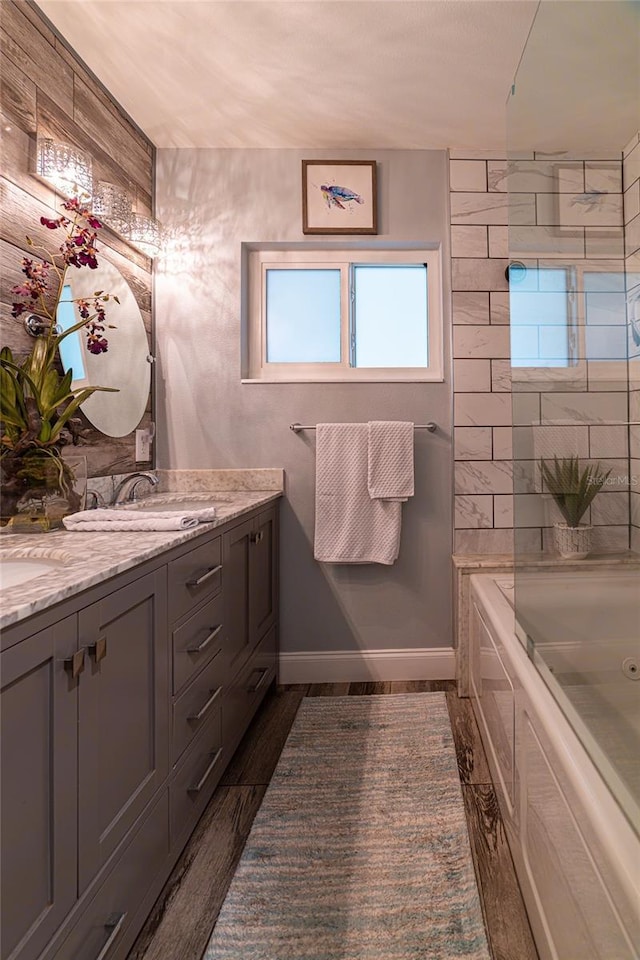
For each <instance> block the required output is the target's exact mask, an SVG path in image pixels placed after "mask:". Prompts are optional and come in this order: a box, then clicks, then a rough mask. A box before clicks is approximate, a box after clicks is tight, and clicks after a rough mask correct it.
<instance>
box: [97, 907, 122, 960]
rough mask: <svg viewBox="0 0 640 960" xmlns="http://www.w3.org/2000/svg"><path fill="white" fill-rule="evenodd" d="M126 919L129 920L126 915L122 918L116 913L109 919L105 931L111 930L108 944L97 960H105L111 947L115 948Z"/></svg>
mask: <svg viewBox="0 0 640 960" xmlns="http://www.w3.org/2000/svg"><path fill="white" fill-rule="evenodd" d="M126 918H127V915H126V913H121V914H120V916H118V914H117V913H114V914H113V915H112V916H110V917H108V918H107V920H106V921H105V925H104V927H105V930H111V933H110V934H109V936H108V938H107V942H106V943H105V945H104V947H103V948H102V950H101V951H100V953H99V954H98V956H97V957H96V960H104V958H105V957H106V955H107V954H108V953H109V951H110V950H111V947H112V946H113V944H114V942H115V940H116V938H117V936H118V934H119V933H120V931H121V930H122V924H123V923H124V921H125V920H126Z"/></svg>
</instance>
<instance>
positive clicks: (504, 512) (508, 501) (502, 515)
mask: <svg viewBox="0 0 640 960" xmlns="http://www.w3.org/2000/svg"><path fill="white" fill-rule="evenodd" d="M493 525H494V527H513V496H509V495H508V494H507V495H505V494H499V495H498V496H497V497H494V498H493Z"/></svg>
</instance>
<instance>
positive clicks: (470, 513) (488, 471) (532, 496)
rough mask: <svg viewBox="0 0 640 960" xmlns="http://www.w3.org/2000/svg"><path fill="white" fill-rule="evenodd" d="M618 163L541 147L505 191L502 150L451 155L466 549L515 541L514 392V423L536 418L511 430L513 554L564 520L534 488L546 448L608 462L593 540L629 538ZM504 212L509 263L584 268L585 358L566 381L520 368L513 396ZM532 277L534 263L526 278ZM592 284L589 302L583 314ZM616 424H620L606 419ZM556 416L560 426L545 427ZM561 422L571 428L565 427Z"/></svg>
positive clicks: (516, 169) (540, 541) (459, 487)
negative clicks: (531, 377)
mask: <svg viewBox="0 0 640 960" xmlns="http://www.w3.org/2000/svg"><path fill="white" fill-rule="evenodd" d="M612 156H613V155H612ZM621 166H622V165H621V162H620V160H619V159H613V158H612V157H608V158H607V157H605V158H604V159H591V160H587V161H583V160H576V159H566V158H562V157H544V158H542V157H537V156H534V155H533V154H532V155H531V159H522V160H518V161H516V162H513V161H512V162H511V164H510V167H509V189H510V191H511V193H510V195H509V196H508V195H507V192H506V191H507V162H506V161H505V160H504V158H500V157H499V156H498V155H494V154H485V155H478V154H473V155H472V154H468V155H466V156H465V155H461V154H457V153H454V152H452V153H451V159H450V188H451V239H452V257H453V264H452V274H453V283H452V290H453V323H454V328H453V331H454V334H453V343H454V353H453V355H454V410H455V420H454V423H455V458H456V465H455V466H456V488H455V491H456V514H455V547H454V549H455V551H456V552H457V553H483V554H486V553H509V552H511V550H512V549H513V523H514V521H513V512H514V511H513V476H512V459H511V458H512V455H513V451H512V446H511V441H512V423H513V419H512V416H513V415H512V399H513V408H514V411H515V420H516V423H517V424H530V425H531V426H525V427H521V428H520V427H517V428H516V432H515V441H516V446H517V450H516V460H517V471H516V488H517V494H516V496H517V504H516V516H517V521H516V522H517V526H518V534H517V550H518V552H519V553H522V552H537V551H540V550H547V549H550V548H551V545H550V538H549V532H550V531H549V528H550V526H551V524H552V523H553V521H554V520H556V519H561V518H560V517H559V516H558V515H557V514H556V513H554V509H555V508H554V506H553V503H552V502H551V501H550V498H548V497H544V498H542V497H540V495H539V492H538V491H539V477H538V473H539V471H538V467H537V461H538V458H539V456H540V455H541V453H542V452H543V451H549V448H551V453H556V454H557V455H558V456H563V455H570V454H573V453H576V454H577V455H578V456H579V457H580V458H581V460H588V459H591V460H598V461H600V463H601V464H602V466H603V467H604V468H607V469H610V470H611V476H610V478H609V481H608V483H607V486H606V487H605V488H604V490H603V491H602V492H601V493H600V494H599V495H598V497H597V498H596V500H595V501H594V504H593V507H592V509H591V511H590V513H591V517H590V518H591V521H592V522H593V524H594V526H595V527H596V530H595V531H594V539H595V548H596V549H604V550H618V549H626V547H627V546H628V537H629V483H628V479H629V470H628V465H629V460H628V457H629V445H628V434H627V430H626V428H625V427H624V426H623V424H624V422H625V421H626V419H627V391H628V381H627V364H626V347H625V345H624V341H625V336H624V334H625V330H624V326H625V324H626V318H625V311H624V270H623V267H624V261H623V258H624V250H623V226H622V180H621V178H622V169H621ZM509 205H510V211H509ZM509 216H511V235H510V241H511V257H512V259H513V258H517V259H520V260H522V261H524V262H525V264H526V265H527V266H530V267H537V266H540V267H544V266H550V267H552V266H559V265H562V266H564V265H567V266H569V267H572V268H573V269H574V272H575V274H576V277H577V278H578V289H579V291H580V293H579V295H578V298H579V299H581V304H582V306H581V308H580V310H579V313H580V316H579V319H578V323H579V324H581V325H582V327H583V328H585V329H583V330H582V332H581V338H582V342H583V343H586V344H587V345H588V349H587V355H588V357H589V360H587V361H586V362H585V363H584V364H583V366H582V374H581V379H579V380H577V381H576V380H574V381H573V382H572V384H571V387H570V389H569V388H567V384H566V376H565V373H564V372H563V371H556V372H555V373H554V372H551V374H550V375H548V371H545V373H544V376H543V378H541V379H540V380H539V381H537V382H535V381H528V382H526V383H523V382H522V381H521V379H520V378H518V382H517V383H516V384H515V387H514V389H515V392H514V395H513V398H512V395H511V389H512V385H511V382H510V373H511V368H510V360H509V355H510V344H509V299H508V298H509V294H508V286H507V281H506V278H505V268H506V266H507V263H508V260H507V256H508V255H509V243H508V241H509V236H508V228H507V223H508V220H509ZM585 268H586V269H585ZM587 273H588V275H589V281H588V282H585V281H583V278H584V276H586V275H587ZM536 276H537V271H535V270H531V271H530V274H529V280H534V281H535V280H536ZM585 283H587V284H588V287H589V296H590V298H591V299H590V301H589V309H588V310H586V316H585V304H586V303H587V298H586V297H584V298H582V297H581V294H582V292H584V289H585ZM594 284H595V286H594ZM587 326H588V327H589V329H588V330H587V329H586V327H587ZM614 357H621V358H625V359H624V360H618V361H617V362H616V361H615V360H614V359H613V358H614ZM563 380H564V381H565V382H563ZM611 421H616V422H617V424H618V425H616V426H608V425H605V424H608V423H610V422H611ZM550 422H551V423H553V424H554V426H553V427H552V428H550V427H549V426H545V425H544V424H548V423H550ZM562 422H564V423H565V424H567V423H569V424H570V425H569V426H565V427H560V428H559V427H558V426H557V424H559V423H562ZM541 424H542V425H541ZM587 519H589V515H587Z"/></svg>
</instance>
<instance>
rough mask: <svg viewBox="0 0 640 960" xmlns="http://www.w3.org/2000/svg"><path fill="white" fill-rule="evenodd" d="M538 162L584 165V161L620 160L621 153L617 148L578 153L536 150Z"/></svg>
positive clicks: (600, 148)
mask: <svg viewBox="0 0 640 960" xmlns="http://www.w3.org/2000/svg"><path fill="white" fill-rule="evenodd" d="M535 159H536V160H554V161H556V162H558V161H560V160H576V161H578V162H579V163H582V162H583V161H584V160H597V161H598V162H600V161H602V160H617V161H619V160H620V151H619V150H616V149H615V147H611V149H607V150H605V149H603V148H602V147H599V148H598V149H597V150H580V151H579V152H578V153H575V152H574V151H573V150H550V151H547V150H536V151H535Z"/></svg>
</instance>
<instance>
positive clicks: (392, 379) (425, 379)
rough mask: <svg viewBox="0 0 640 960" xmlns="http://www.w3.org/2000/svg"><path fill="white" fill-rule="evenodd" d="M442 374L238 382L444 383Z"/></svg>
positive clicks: (243, 378)
mask: <svg viewBox="0 0 640 960" xmlns="http://www.w3.org/2000/svg"><path fill="white" fill-rule="evenodd" d="M444 382H445V379H444V377H443V376H440V375H438V376H431V377H429V376H425V377H415V376H413V377H410V376H408V377H375V376H371V377H358V378H355V377H242V378H241V380H240V383H323V384H329V383H353V384H357V383H444Z"/></svg>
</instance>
